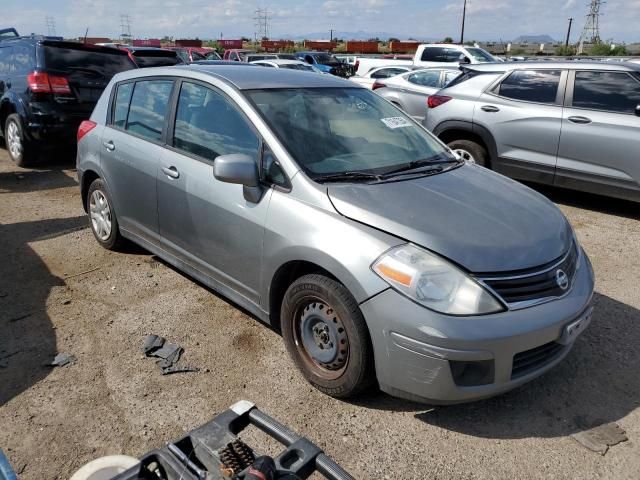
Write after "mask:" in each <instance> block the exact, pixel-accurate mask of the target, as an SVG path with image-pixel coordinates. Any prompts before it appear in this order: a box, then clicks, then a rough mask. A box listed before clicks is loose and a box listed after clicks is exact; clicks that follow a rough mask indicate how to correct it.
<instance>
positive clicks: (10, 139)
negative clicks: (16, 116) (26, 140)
mask: <svg viewBox="0 0 640 480" xmlns="http://www.w3.org/2000/svg"><path fill="white" fill-rule="evenodd" d="M7 147H8V148H9V152H11V156H12V157H13V158H19V157H20V155H22V139H21V138H20V131H19V130H18V125H16V124H15V122H13V121H11V122H10V123H9V125H8V126H7Z"/></svg>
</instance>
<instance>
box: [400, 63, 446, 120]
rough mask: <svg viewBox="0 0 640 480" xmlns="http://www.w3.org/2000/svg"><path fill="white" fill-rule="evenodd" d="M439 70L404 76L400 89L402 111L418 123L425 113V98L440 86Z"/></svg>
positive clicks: (440, 72) (440, 71) (440, 75)
mask: <svg viewBox="0 0 640 480" xmlns="http://www.w3.org/2000/svg"><path fill="white" fill-rule="evenodd" d="M442 74H443V71H442V70H440V69H432V70H424V71H419V72H415V73H411V74H409V75H405V76H404V77H403V78H406V84H405V85H404V86H401V87H400V90H401V93H400V94H399V99H400V102H401V103H402V107H403V108H404V110H405V111H406V112H407V113H408V114H409V115H411V116H412V117H413V118H415V119H416V120H418V121H420V122H421V121H422V120H423V119H424V116H425V115H426V113H427V97H428V96H429V95H432V94H434V93H435V92H437V91H438V90H439V89H440V88H441V86H442Z"/></svg>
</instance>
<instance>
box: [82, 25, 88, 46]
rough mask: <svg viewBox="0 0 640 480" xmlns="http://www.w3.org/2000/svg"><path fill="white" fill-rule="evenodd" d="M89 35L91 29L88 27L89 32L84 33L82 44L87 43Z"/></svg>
mask: <svg viewBox="0 0 640 480" xmlns="http://www.w3.org/2000/svg"><path fill="white" fill-rule="evenodd" d="M87 35H89V27H87V30H86V31H85V32H84V41H83V42H82V43H87Z"/></svg>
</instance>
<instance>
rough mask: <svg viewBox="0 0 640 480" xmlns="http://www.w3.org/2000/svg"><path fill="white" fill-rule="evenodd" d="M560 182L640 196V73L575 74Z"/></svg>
mask: <svg viewBox="0 0 640 480" xmlns="http://www.w3.org/2000/svg"><path fill="white" fill-rule="evenodd" d="M565 104H566V106H565V109H564V114H563V118H562V135H561V137H560V148H559V151H558V166H557V172H556V184H558V185H561V186H567V187H575V188H580V189H586V190H591V191H595V192H601V193H605V194H612V195H615V196H623V197H625V196H631V197H633V198H639V197H640V116H638V110H637V109H638V106H640V74H638V73H631V72H623V71H589V70H578V71H575V72H571V75H570V78H569V88H568V91H567V99H566V102H565Z"/></svg>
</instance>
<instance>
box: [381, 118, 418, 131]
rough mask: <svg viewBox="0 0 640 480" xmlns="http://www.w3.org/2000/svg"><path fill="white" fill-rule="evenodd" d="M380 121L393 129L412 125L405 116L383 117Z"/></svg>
mask: <svg viewBox="0 0 640 480" xmlns="http://www.w3.org/2000/svg"><path fill="white" fill-rule="evenodd" d="M380 121H381V122H382V123H384V124H385V125H386V126H387V127H389V128H391V129H392V130H393V129H396V128H403V127H410V126H411V125H412V124H411V122H410V121H409V120H407V119H406V118H404V117H389V118H381V119H380Z"/></svg>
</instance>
